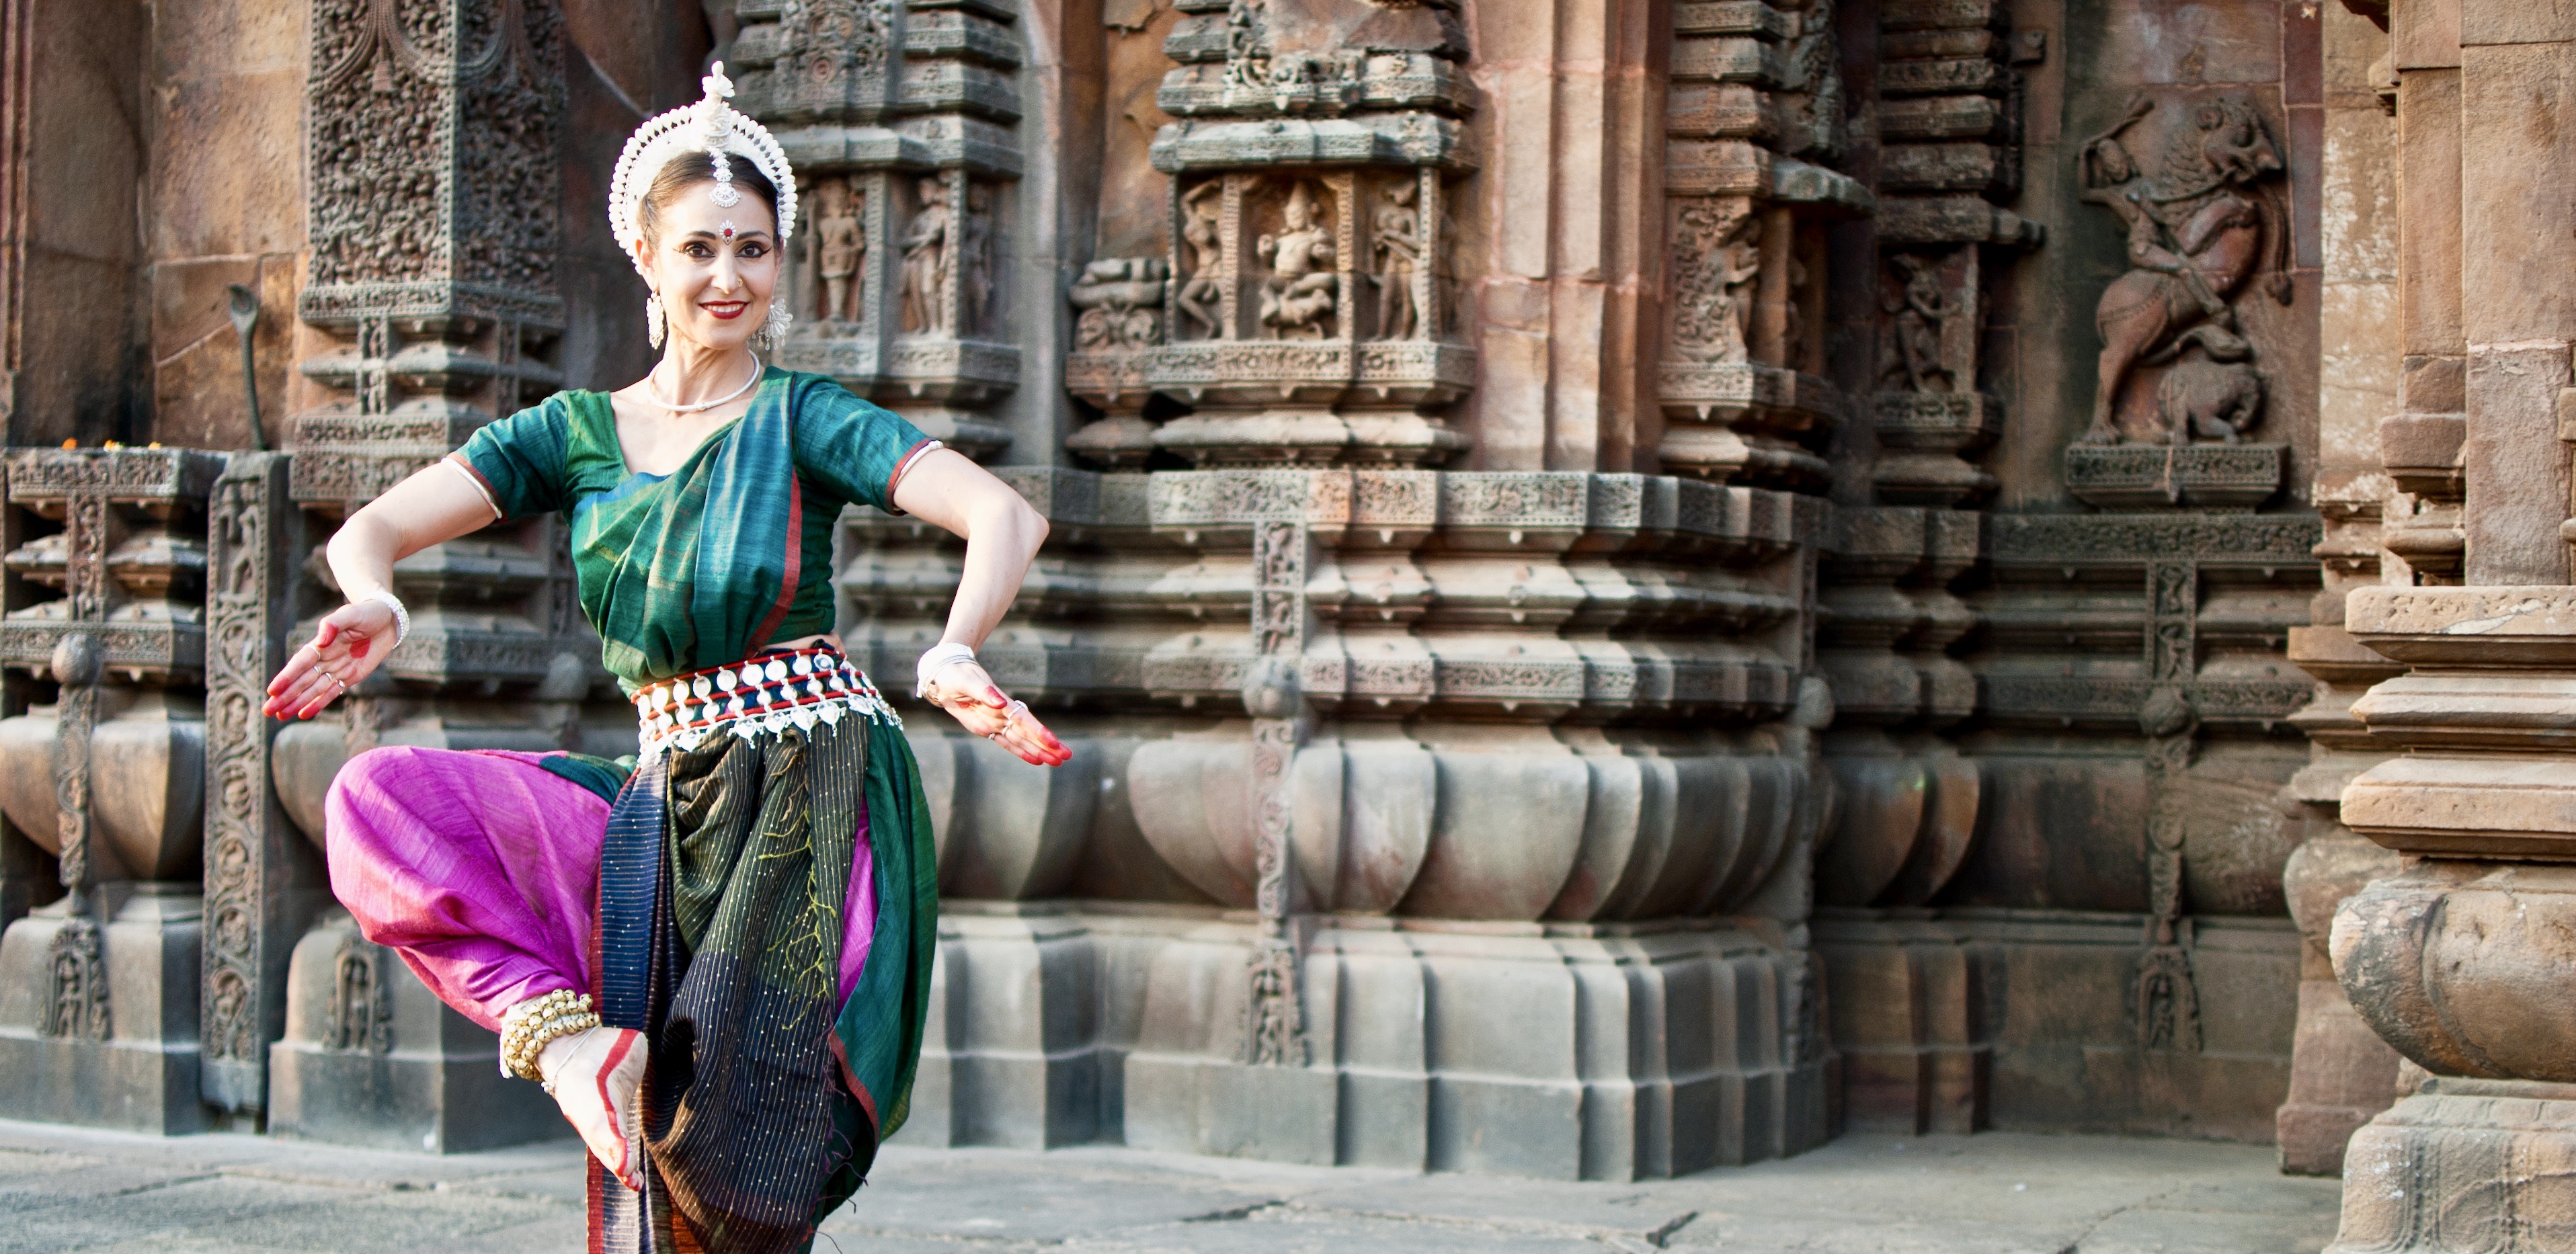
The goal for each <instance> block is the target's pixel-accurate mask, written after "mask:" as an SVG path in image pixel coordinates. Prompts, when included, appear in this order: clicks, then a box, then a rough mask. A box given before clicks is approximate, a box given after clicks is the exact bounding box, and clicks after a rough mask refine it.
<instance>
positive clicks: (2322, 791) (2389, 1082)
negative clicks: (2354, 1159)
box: [2275, 8, 2456, 1175]
mask: <svg viewBox="0 0 2576 1254" xmlns="http://www.w3.org/2000/svg"><path fill="white" fill-rule="evenodd" d="M2383 17H2384V14H2383ZM2323 26H2324V30H2323V35H2324V53H2325V58H2324V62H2325V106H2324V117H2325V132H2326V147H2325V152H2324V154H2323V158H2322V161H2321V163H2320V170H2321V174H2322V177H2323V178H2324V180H2325V196H2326V198H2327V199H2329V200H2330V201H2333V202H2334V203H2336V204H2339V205H2344V206H2349V209H2348V211H2346V212H2341V213H2332V214H2327V215H2325V216H2324V219H2323V221H2322V223H2321V226H2322V229H2323V230H2322V233H2323V236H2324V238H2323V241H2322V244H2323V259H2324V273H2323V276H2322V277H2323V290H2324V293H2325V299H2324V300H2323V302H2322V304H2321V307H2320V309H2319V311H2318V314H2317V317H2318V321H2319V323H2320V335H2319V339H2320V343H2321V353H2322V363H2321V364H2322V369H2321V370H2320V371H2319V391H2318V399H2317V462H2318V465H2317V478H2316V488H2315V500H2316V502H2317V512H2318V514H2319V515H2320V516H2321V517H2322V518H2323V519H2324V522H2325V541H2324V543H2322V544H2320V545H2319V546H2318V549H2317V552H2318V555H2319V556H2320V557H2322V558H2324V559H2325V565H2324V569H2325V575H2324V577H2325V588H2324V590H2323V591H2322V592H2320V593H2319V594H2318V596H2317V598H2316V600H2315V602H2314V603H2313V604H2312V607H2311V613H2310V625H2308V626H2305V627H2294V628H2292V629H2291V630H2290V649H2289V652H2290V660H2291V661H2293V662H2296V663H2298V664H2299V666H2300V668H2301V669H2303V670H2305V671H2307V672H2308V674H2309V675H2311V676H2313V677H2315V679H2316V680H2317V688H2316V696H2315V698H2314V699H2313V700H2311V701H2310V702H2309V703H2308V707H2307V708H2306V709H2304V710H2301V711H2299V712H2298V713H2297V714H2295V715H2293V716H2292V717H2291V721H2292V722H2294V723H2296V724H2298V726H2299V727H2300V728H2301V729H2303V730H2305V731H2306V732H2307V733H2308V739H2309V742H2310V760H2309V763H2308V765H2307V766H2306V767H2305V768H2303V769H2302V770H2300V772H2299V773H2298V774H2297V775H2295V776H2293V777H2291V781H2290V787H2291V791H2292V794H2293V796H2294V799H2295V804H2296V805H2297V806H2298V807H2299V810H2300V821H2301V822H2302V823H2303V824H2304V826H2305V829H2306V839H2305V840H2304V841H2303V842H2302V843H2301V844H2300V846H2299V848H2298V850H2297V852H2295V853H2293V854H2291V856H2290V861H2289V865H2288V867H2287V868H2286V869H2285V871H2284V873H2283V888H2284V891H2285V894H2286V896H2287V898H2288V901H2289V906H2290V916H2291V917H2292V918H2293V919H2295V920H2296V921H2297V922H2298V925H2299V934H2300V940H2301V945H2300V949H2299V1026H2298V1035H2297V1037H2296V1039H2295V1041H2294V1043H2293V1045H2292V1050H2291V1062H2290V1095H2289V1100H2288V1101H2287V1102H2285V1103H2283V1104H2282V1106H2281V1110H2280V1113H2279V1115H2278V1117H2277V1118H2276V1121H2275V1126H2276V1127H2277V1129H2278V1135H2279V1139H2280V1145H2281V1169H2282V1170H2283V1171H2288V1172H2294V1173H2298V1174H2303V1175H2339V1174H2341V1173H2342V1171H2343V1147H2344V1142H2345V1141H2346V1140H2347V1139H2348V1138H2349V1137H2350V1136H2351V1135H2352V1131H2353V1129H2355V1128H2358V1127H2360V1126H2361V1125H2362V1123H2364V1122H2365V1121H2367V1120H2368V1119H2369V1118H2370V1117H2371V1116H2372V1115H2375V1114H2377V1113H2379V1112H2380V1111H2381V1110H2384V1109H2386V1108H2387V1105H2388V1103H2389V1102H2390V1101H2392V1100H2394V1099H2395V1096H2396V1072H2397V1061H2398V1060H2397V1054H2396V1052H2395V1051H2394V1050H2391V1049H2389V1048H2388V1046H2387V1045H2386V1044H2385V1043H2384V1042H2382V1041H2381V1040H2380V1039H2379V1036H2378V1034H2377V1033H2374V1032H2372V1031H2371V1030H2370V1027H2369V1025H2368V1024H2366V1023H2364V1022H2363V1021H2362V1020H2361V1018H2360V1016H2359V1015H2357V1014H2355V1013H2353V1010H2352V1005H2351V1003H2350V1002H2349V1001H2347V1000H2346V999H2345V998H2344V995H2343V989H2342V986H2340V985H2338V984H2337V983H2336V982H2335V979H2334V965H2333V962H2332V961H2331V959H2330V958H2329V957H2328V953H2327V936H2328V932H2329V930H2330V929H2331V928H2332V926H2333V923H2334V912H2335V907H2336V906H2337V905H2338V904H2340V903H2341V901H2342V900H2343V898H2345V897H2348V896H2350V895H2351V894H2352V893H2354V892H2356V891H2358V890H2359V889H2360V888H2361V886H2362V885H2363V884H2365V883H2367V882H2369V881H2370V880H2372V879H2375V878H2378V877H2379V876H2382V875H2386V874H2389V873H2391V872H2393V871H2395V870H2396V869H2397V858H2396V855H2394V854H2392V853H2389V852H2388V851H2387V850H2384V849H2381V848H2380V847H2378V846H2377V845H2374V844H2371V843H2370V842H2369V841H2367V840H2364V839H2362V838H2361V837H2359V836H2357V835H2355V834H2353V832H2352V830H2351V829H2350V828H2348V827H2345V826H2343V823H2342V817H2341V806H2340V802H2341V799H2342V796H2343V790H2344V786H2345V785H2346V784H2349V783H2351V782H2352V778H2353V776H2355V775H2357V774H2359V773H2360V772H2362V771H2364V770H2367V769H2369V768H2370V767H2371V766H2373V765H2375V764H2377V763H2378V762H2379V761H2380V760H2381V759H2382V758H2383V757H2385V756H2386V750H2385V749H2384V748H2382V747H2380V746H2378V745H2376V744H2374V743H2372V741H2371V739H2370V736H2369V733H2368V729H2366V728H2364V727H2363V726H2362V725H2361V724H2360V722H2359V721H2358V720H2356V719H2354V718H2353V717H2352V715H2351V707H2352V703H2353V701H2354V700H2355V699H2356V698H2358V697H2360V696H2361V694H2362V693H2363V692H2365V691H2367V690H2368V688H2369V686H2370V685H2372V684H2374V683H2377V682H2378V681H2380V680H2383V679H2386V678H2389V677H2390V676H2392V675H2395V674H2397V673H2399V671H2400V670H2401V669H2402V668H2400V667H2398V666H2397V665H2396V664H2395V663H2392V662H2390V661H2388V660H2387V659H2386V658H2383V657H2381V656H2380V655H2378V654H2377V653H2374V652H2372V651H2371V650H2369V649H2367V648H2364V647H2363V646H2362V644H2361V642H2360V641H2357V640H2355V639H2353V637H2352V634H2351V633H2350V632H2347V631H2345V630H2344V628H2343V618H2344V594H2345V593H2346V592H2348V591H2350V590H2351V589H2353V588H2355V587H2366V586H2369V585H2372V584H2376V583H2379V582H2380V581H2381V580H2382V578H2383V577H2384V576H2385V575H2387V574H2393V573H2395V572H2396V571H2398V570H2402V569H2403V567H2402V566H2400V565H2399V564H2398V563H2395V562H2390V563H2386V564H2385V565H2383V562H2382V560H2381V553H2382V548H2381V546H2382V544H2383V543H2393V540H2391V539H2390V537H2392V536H2393V535H2394V534H2395V533H2394V532H2390V531H2386V530H2384V529H2383V528H2382V526H2381V522H2382V520H2383V518H2385V517H2387V516H2388V515H2387V514H2386V513H2385V509H2384V506H2385V498H2386V497H2387V496H2388V495H2389V493H2390V490H2391V487H2392V480H2391V479H2390V475H2389V468H2388V466H2387V465H2386V463H2384V462H2383V460H2382V457H2381V442H2380V438H2379V436H2380V434H2381V432H2382V431H2385V430H2387V429H2388V428H2389V427H2390V426H2396V427H2399V428H2403V427H2405V426H2406V425H2407V424H2408V421H2409V420H2407V419H2405V418H2402V417H2399V416H2397V405H2398V383H2399V378H2400V374H2401V371H2400V368H2399V367H2400V360H2401V353H2400V349H2401V347H2402V344H2403V337H2402V320H2401V319H2400V318H2399V317H2398V316H2397V313H2398V310H2399V307H2400V300H2399V296H2398V291H2399V289H2398V283H2397V264H2396V263H2397V257H2398V248H2397V245H2398V235H2399V222H2400V220H2401V217H2400V214H2399V205H2398V200H2397V195H2398V187H2397V160H2398V146H2397V132H2398V122H2397V121H2396V119H2395V117H2394V116H2393V114H2394V109H2393V108H2392V106H2393V104H2394V101H2393V99H2383V98H2382V95H2381V89H2382V86H2383V85H2385V86H2387V88H2388V89H2389V90H2391V91H2392V92H2393V90H2394V80H2393V78H2392V77H2390V76H2391V75H2392V74H2393V71H2391V70H2389V69H2388V54H2389V40H2388V34H2387V32H2386V31H2385V30H2383V29H2382V28H2381V27H2380V26H2378V25H2375V24H2374V23H2373V22H2372V21H2371V20H2369V19H2368V18H2365V17H2363V16H2361V15H2358V14H2355V13H2352V12H2349V11H2346V10H2344V9H2338V8H2330V9H2328V10H2326V12H2325V15H2324V22H2323ZM2451 478H2452V479H2453V480H2454V481H2456V475H2453V476H2451ZM2454 496H2456V492H2455V493H2454ZM2445 534H2450V533H2447V532H2446V533H2445Z"/></svg>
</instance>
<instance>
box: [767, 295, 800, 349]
mask: <svg viewBox="0 0 2576 1254" xmlns="http://www.w3.org/2000/svg"><path fill="white" fill-rule="evenodd" d="M795 321H796V315H794V314H791V313H789V312H787V302H786V301H783V300H780V299H778V298H777V297H776V296H772V297H770V298H769V320H768V321H766V322H763V323H761V324H760V346H761V347H762V348H765V349H768V350H769V351H771V352H773V353H774V352H777V351H778V350H779V349H780V348H782V347H785V346H786V344H787V328H788V327H789V326H791V325H793V324H794V323H795Z"/></svg>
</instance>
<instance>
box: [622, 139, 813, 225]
mask: <svg viewBox="0 0 2576 1254" xmlns="http://www.w3.org/2000/svg"><path fill="white" fill-rule="evenodd" d="M725 164H726V165H727V166H729V167H731V168H732V170H733V185H734V187H735V188H736V189H737V190H739V191H741V192H743V193H745V194H746V195H752V196H758V197H759V198H760V203H762V204H764V205H767V206H769V216H770V218H771V219H772V220H775V219H776V218H777V217H778V185H777V184H775V183H772V182H770V181H769V176H768V175H766V174H763V173H761V172H760V167H759V166H757V165H754V164H752V163H751V161H750V160H749V159H747V158H745V157H744V156H742V155H741V154H740V153H731V154H727V156H726V159H725ZM715 181H716V163H715V162H714V161H713V160H712V159H710V158H709V157H708V156H707V154H706V153H705V152H704V151H696V152H684V153H681V154H680V155H679V156H676V157H673V158H671V159H670V160H669V161H666V162H663V163H662V172H661V173H660V174H657V175H654V176H653V185H652V186H651V187H648V188H646V189H644V203H642V204H640V205H637V206H636V207H635V221H636V224H637V225H638V226H641V227H643V228H644V238H645V239H646V240H647V241H650V242H654V243H659V242H660V240H661V231H660V230H659V229H658V228H657V227H656V225H655V222H654V219H655V218H656V217H658V216H660V215H659V212H658V211H659V210H660V209H661V207H662V206H664V205H667V204H670V203H671V202H672V201H674V200H678V199H679V198H680V193H682V192H685V191H687V190H689V189H690V188H692V187H696V186H698V185H699V184H701V183H712V182H715Z"/></svg>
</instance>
